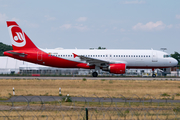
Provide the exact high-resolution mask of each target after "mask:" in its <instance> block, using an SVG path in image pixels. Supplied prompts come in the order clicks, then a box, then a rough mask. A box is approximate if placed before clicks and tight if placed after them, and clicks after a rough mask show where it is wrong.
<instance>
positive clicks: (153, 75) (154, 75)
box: [152, 68, 156, 78]
mask: <svg viewBox="0 0 180 120" xmlns="http://www.w3.org/2000/svg"><path fill="white" fill-rule="evenodd" d="M152 72H153V74H152V77H153V78H155V77H156V74H155V73H154V68H153V69H152Z"/></svg>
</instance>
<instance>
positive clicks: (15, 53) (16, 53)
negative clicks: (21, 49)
mask: <svg viewBox="0 0 180 120" xmlns="http://www.w3.org/2000/svg"><path fill="white" fill-rule="evenodd" d="M7 53H10V54H13V55H27V54H24V53H18V52H12V51H7Z"/></svg>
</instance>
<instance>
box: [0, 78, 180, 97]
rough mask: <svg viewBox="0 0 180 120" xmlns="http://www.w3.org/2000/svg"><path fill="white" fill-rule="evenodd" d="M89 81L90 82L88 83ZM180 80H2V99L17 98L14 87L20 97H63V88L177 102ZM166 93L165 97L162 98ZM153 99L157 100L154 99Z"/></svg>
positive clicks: (75, 93) (66, 91)
mask: <svg viewBox="0 0 180 120" xmlns="http://www.w3.org/2000/svg"><path fill="white" fill-rule="evenodd" d="M84 81H86V82H84ZM179 84H180V81H165V80H164V81H158V80H151V81H146V80H141V81H139V80H88V79H83V80H82V79H81V80H39V79H28V80H23V79H1V80H0V97H4V96H5V97H10V96H13V95H12V93H13V91H12V88H13V87H14V88H15V93H16V95H17V96H19V95H49V96H50V95H52V96H58V95H59V87H61V92H62V94H63V95H67V94H70V96H85V97H95V96H94V94H95V95H97V96H98V97H107V96H110V97H120V95H123V96H124V97H132V96H133V95H137V96H139V97H140V98H143V97H144V96H145V95H146V94H149V96H148V97H151V98H153V97H155V98H157V99H158V98H159V97H161V98H163V97H167V95H168V96H169V95H170V97H171V95H173V94H177V95H175V97H174V99H175V100H176V99H180V96H179V94H180V90H179ZM162 94H163V95H162ZM152 96H153V97H152Z"/></svg>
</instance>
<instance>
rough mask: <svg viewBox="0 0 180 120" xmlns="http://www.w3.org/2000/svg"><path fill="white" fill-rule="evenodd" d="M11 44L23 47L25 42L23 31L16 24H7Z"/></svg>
mask: <svg viewBox="0 0 180 120" xmlns="http://www.w3.org/2000/svg"><path fill="white" fill-rule="evenodd" d="M9 31H10V34H11V41H12V44H13V45H14V46H16V47H23V46H24V45H25V44H26V39H25V35H24V32H23V31H22V30H21V28H19V26H17V25H12V26H9Z"/></svg>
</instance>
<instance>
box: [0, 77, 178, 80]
mask: <svg viewBox="0 0 180 120" xmlns="http://www.w3.org/2000/svg"><path fill="white" fill-rule="evenodd" d="M84 78H85V79H86V80H175V81H180V77H162V78H161V77H156V78H152V77H37V76H32V77H31V76H30V77H27V76H0V79H18V80H19V79H38V80H82V79H84Z"/></svg>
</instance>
